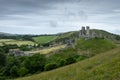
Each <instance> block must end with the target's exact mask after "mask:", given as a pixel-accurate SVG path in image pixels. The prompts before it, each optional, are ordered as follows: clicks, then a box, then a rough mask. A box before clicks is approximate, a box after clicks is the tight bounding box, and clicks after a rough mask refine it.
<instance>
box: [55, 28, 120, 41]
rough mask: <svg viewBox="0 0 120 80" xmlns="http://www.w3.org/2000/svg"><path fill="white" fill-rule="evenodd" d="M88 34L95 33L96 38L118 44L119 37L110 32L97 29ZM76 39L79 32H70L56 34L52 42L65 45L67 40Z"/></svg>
mask: <svg viewBox="0 0 120 80" xmlns="http://www.w3.org/2000/svg"><path fill="white" fill-rule="evenodd" d="M90 32H95V33H96V36H97V37H100V36H101V37H103V38H106V39H110V40H112V41H114V42H116V43H118V42H119V43H120V35H116V34H112V33H110V32H107V31H104V30H98V29H91V30H90ZM71 38H72V39H76V38H79V31H71V32H66V33H61V34H58V37H57V38H56V39H55V40H54V42H57V43H59V42H62V43H65V42H66V40H68V39H71Z"/></svg>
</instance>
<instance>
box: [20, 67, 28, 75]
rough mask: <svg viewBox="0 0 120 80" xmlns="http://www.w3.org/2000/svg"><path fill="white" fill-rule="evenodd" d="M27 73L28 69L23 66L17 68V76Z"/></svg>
mask: <svg viewBox="0 0 120 80" xmlns="http://www.w3.org/2000/svg"><path fill="white" fill-rule="evenodd" d="M27 73H28V69H27V68H25V67H21V68H20V69H19V70H18V75H19V76H25V75H26V74H27Z"/></svg>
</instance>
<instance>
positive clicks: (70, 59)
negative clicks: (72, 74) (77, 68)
mask: <svg viewBox="0 0 120 80" xmlns="http://www.w3.org/2000/svg"><path fill="white" fill-rule="evenodd" d="M74 62H76V60H75V59H74V58H73V57H69V58H67V59H66V63H65V64H66V65H68V64H72V63H74Z"/></svg>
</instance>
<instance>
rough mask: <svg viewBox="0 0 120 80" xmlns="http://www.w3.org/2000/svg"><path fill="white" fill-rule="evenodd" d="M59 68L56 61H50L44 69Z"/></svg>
mask: <svg viewBox="0 0 120 80" xmlns="http://www.w3.org/2000/svg"><path fill="white" fill-rule="evenodd" d="M55 68H57V64H56V63H49V64H46V65H45V67H44V69H45V71H49V70H52V69H55Z"/></svg>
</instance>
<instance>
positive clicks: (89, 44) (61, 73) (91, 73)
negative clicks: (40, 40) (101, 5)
mask: <svg viewBox="0 0 120 80" xmlns="http://www.w3.org/2000/svg"><path fill="white" fill-rule="evenodd" d="M113 48H115V45H114V44H113V43H112V42H111V41H109V40H104V39H90V40H82V39H80V40H78V42H77V45H76V47H75V49H72V48H68V49H65V50H63V51H60V52H59V53H58V54H55V57H58V58H59V57H61V58H62V57H63V59H64V58H67V57H68V56H73V55H74V54H79V55H86V54H87V56H93V55H95V56H93V57H90V58H88V59H85V60H83V61H79V62H77V63H75V64H72V65H68V66H65V67H62V68H58V69H55V70H52V71H48V72H43V73H40V74H35V75H32V76H28V77H24V78H18V79H16V80H116V79H117V78H118V79H119V78H120V76H119V74H120V69H119V67H120V63H119V60H120V58H119V57H120V54H119V53H120V49H119V48H120V47H118V48H115V49H113ZM111 49H112V50H111ZM106 51H107V52H106ZM88 52H89V55H88ZM98 53H101V54H98ZM111 69H112V70H111Z"/></svg>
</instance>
